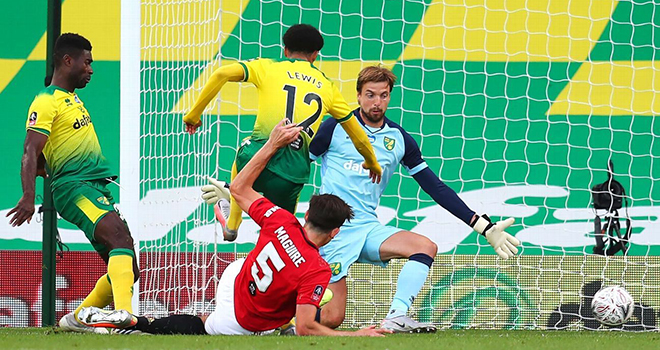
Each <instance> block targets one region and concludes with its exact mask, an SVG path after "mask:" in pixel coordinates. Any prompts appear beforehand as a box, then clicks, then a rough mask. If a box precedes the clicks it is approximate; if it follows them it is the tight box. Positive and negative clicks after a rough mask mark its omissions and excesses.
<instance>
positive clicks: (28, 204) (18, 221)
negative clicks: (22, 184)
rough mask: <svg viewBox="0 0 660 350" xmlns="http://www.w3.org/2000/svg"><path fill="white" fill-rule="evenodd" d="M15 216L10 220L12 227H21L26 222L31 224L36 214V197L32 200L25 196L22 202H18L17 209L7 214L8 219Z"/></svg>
mask: <svg viewBox="0 0 660 350" xmlns="http://www.w3.org/2000/svg"><path fill="white" fill-rule="evenodd" d="M12 214H14V215H13V216H12V217H11V218H10V219H9V224H10V225H12V226H21V225H22V224H23V223H24V222H25V221H27V223H28V224H29V223H30V221H31V220H32V215H33V214H34V197H32V198H30V197H29V196H28V197H26V196H25V195H23V197H21V200H19V201H18V204H16V207H14V208H13V209H12V210H10V211H9V213H7V215H6V217H9V216H10V215H12Z"/></svg>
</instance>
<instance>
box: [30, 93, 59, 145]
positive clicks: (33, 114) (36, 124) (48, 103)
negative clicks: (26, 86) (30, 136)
mask: <svg viewBox="0 0 660 350" xmlns="http://www.w3.org/2000/svg"><path fill="white" fill-rule="evenodd" d="M56 115H57V104H56V102H55V99H54V98H53V95H52V94H43V93H42V94H39V95H37V97H35V99H34V101H32V104H31V105H30V109H29V110H28V118H27V122H26V123H25V128H26V129H27V130H33V131H36V132H38V133H41V134H44V135H46V136H50V132H51V130H52V128H53V120H54V119H55V116H56Z"/></svg>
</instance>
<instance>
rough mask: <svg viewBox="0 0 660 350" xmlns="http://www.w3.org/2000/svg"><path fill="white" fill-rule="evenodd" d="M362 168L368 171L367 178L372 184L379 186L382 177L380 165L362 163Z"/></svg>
mask: <svg viewBox="0 0 660 350" xmlns="http://www.w3.org/2000/svg"><path fill="white" fill-rule="evenodd" d="M362 167H363V168H365V169H369V178H370V179H371V182H372V183H376V184H379V183H380V179H381V177H382V175H383V169H381V167H380V164H378V163H375V164H371V165H370V164H367V162H364V163H362Z"/></svg>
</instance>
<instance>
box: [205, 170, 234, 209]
mask: <svg viewBox="0 0 660 350" xmlns="http://www.w3.org/2000/svg"><path fill="white" fill-rule="evenodd" d="M208 180H209V184H208V185H204V186H202V192H203V193H202V199H204V202H206V204H208V205H214V204H215V203H217V202H218V201H219V200H220V199H222V198H224V199H226V200H229V198H230V197H231V194H230V193H229V185H227V183H226V182H224V181H220V180H216V179H214V178H212V177H210V176H209V177H208Z"/></svg>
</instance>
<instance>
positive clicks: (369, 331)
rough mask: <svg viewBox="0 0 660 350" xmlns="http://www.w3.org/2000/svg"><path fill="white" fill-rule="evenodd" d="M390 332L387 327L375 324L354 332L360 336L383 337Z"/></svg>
mask: <svg viewBox="0 0 660 350" xmlns="http://www.w3.org/2000/svg"><path fill="white" fill-rule="evenodd" d="M390 333H392V331H391V330H389V329H384V328H376V326H369V327H367V328H362V329H360V330H358V331H356V332H355V335H356V336H361V337H384V336H385V334H390Z"/></svg>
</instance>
